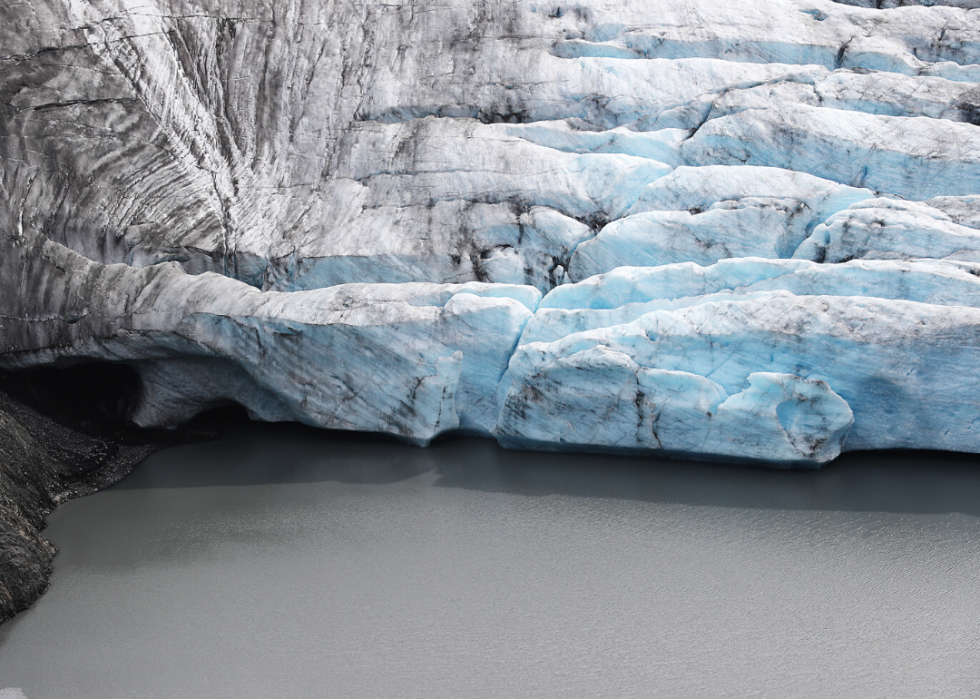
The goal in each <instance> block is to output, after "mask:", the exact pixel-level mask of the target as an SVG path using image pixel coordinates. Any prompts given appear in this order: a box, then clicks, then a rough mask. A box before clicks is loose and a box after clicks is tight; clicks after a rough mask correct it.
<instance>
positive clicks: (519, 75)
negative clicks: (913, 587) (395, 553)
mask: <svg viewBox="0 0 980 699" xmlns="http://www.w3.org/2000/svg"><path fill="white" fill-rule="evenodd" d="M872 4H874V3H872ZM866 5H867V3H858V2H854V3H851V2H848V3H840V2H830V1H829V0H817V1H816V2H803V1H802V0H766V1H764V2H749V3H731V2H727V1H722V0H704V1H703V2H697V3H690V2H678V1H676V0H653V1H644V2H639V1H637V2H611V1H609V2H606V1H605V0H587V1H586V2H581V3H577V4H573V5H565V4H561V3H551V4H541V3H538V2H534V1H529V2H506V1H497V0H494V1H491V2H449V3H445V2H444V3H429V2H406V3H402V4H398V3H345V2H332V1H329V0H294V1H291V2H286V3H281V2H271V1H268V2H266V1H263V2H250V3H236V2H231V1H230V0H212V1H210V2H207V3H202V2H199V1H195V0H152V1H151V2H140V3H136V2H134V1H133V0H100V1H99V2H92V3H75V2H69V1H68V0H17V1H16V2H13V3H7V4H5V5H4V6H3V7H0V137H2V138H0V197H2V200H0V319H2V320H0V367H6V368H19V367H26V366H36V365H40V364H48V363H55V362H64V361H81V360H89V359H98V360H108V361H113V362H124V363H127V364H130V365H132V366H134V367H135V368H136V369H137V370H138V371H139V373H140V376H141V377H142V392H141V395H140V396H139V400H138V402H137V405H136V406H135V408H134V411H133V413H132V415H131V419H132V420H133V421H134V422H135V423H137V424H139V425H144V426H161V425H163V426H169V425H175V424H179V423H181V422H183V421H186V420H187V419H189V418H190V417H191V416H193V415H194V414H196V413H198V412H200V411H202V410H205V409H207V408H208V407H211V406H213V405H218V404H221V403H225V402H236V403H239V404H241V405H243V406H245V407H246V408H247V410H248V411H249V412H250V414H252V415H253V417H255V418H256V419H262V420H299V421H303V422H306V423H308V424H311V425H317V426H321V427H326V428H334V429H352V430H371V431H378V432H384V433H389V434H394V435H397V436H400V437H402V438H404V439H407V440H410V441H413V442H416V443H421V444H424V443H427V442H428V441H429V440H431V439H432V438H433V437H435V436H436V435H438V434H440V433H443V432H446V431H452V430H459V429H461V430H466V431H470V432H475V433H479V434H484V435H487V436H495V437H496V438H498V439H499V440H500V441H501V442H502V443H504V444H506V445H509V446H520V447H534V448H547V449H595V450H610V451H620V452H631V453H632V452H636V453H651V454H670V455H681V456H689V457H695V458H721V459H733V460H753V461H763V462H769V463H773V464H780V465H811V466H812V465H819V464H821V463H824V462H826V461H828V460H830V459H833V458H834V457H835V456H836V455H837V454H839V453H840V451H841V450H842V449H845V450H846V449H869V448H870V449H873V448H895V447H902V448H929V449H950V450H959V451H973V452H977V451H980V398H978V397H977V396H980V390H978V389H980V386H978V383H980V378H977V377H978V376H980V374H978V372H976V370H975V367H976V366H978V359H980V357H978V356H977V355H978V354H980V305H978V301H980V276H978V275H980V14H978V13H980V8H978V7H977V6H975V4H974V3H972V2H968V1H961V2H947V3H939V2H932V3H925V2H923V3H904V2H903V3H891V4H881V3H879V4H878V5H880V7H879V6H877V5H876V6H875V7H868V6H866Z"/></svg>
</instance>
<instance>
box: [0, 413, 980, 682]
mask: <svg viewBox="0 0 980 699" xmlns="http://www.w3.org/2000/svg"><path fill="white" fill-rule="evenodd" d="M236 429H237V431H233V432H231V433H229V434H228V435H227V436H226V437H225V438H223V439H222V440H220V441H215V442H210V443H203V444H193V445H187V446H181V447H176V448H171V449H168V450H166V451H163V452H159V453H157V454H155V455H153V456H152V457H150V458H149V459H148V460H147V461H146V462H144V463H143V464H142V465H140V466H139V467H137V469H136V471H135V472H134V473H133V475H131V476H130V477H129V478H127V479H126V480H124V481H123V482H121V483H120V484H118V485H117V486H116V487H113V488H111V489H109V490H107V491H104V492H102V493H99V494H97V495H94V496H91V497H87V498H83V499H81V500H76V501H73V502H71V503H69V504H67V505H66V506H64V507H62V508H61V509H59V510H58V511H57V512H55V513H54V515H53V516H52V517H51V518H50V526H49V528H48V529H47V536H48V537H49V538H50V539H51V540H52V541H54V542H55V543H56V544H57V545H58V546H59V547H60V549H61V553H60V554H59V555H58V557H57V559H56V563H55V572H54V577H53V579H52V581H51V588H50V590H49V591H48V593H47V594H46V595H45V596H44V597H43V598H42V599H41V600H40V601H39V602H38V603H37V604H36V605H35V606H34V607H33V608H32V609H31V610H29V611H27V612H26V613H23V614H21V615H19V616H18V617H16V619H15V620H13V621H12V622H9V623H7V624H4V625H2V626H0V696H2V697H20V696H26V697H27V699H89V698H91V699H123V698H125V699H155V698H160V699H185V698H186V699H218V698H221V699H225V698H227V699H251V698H255V699H279V698H283V699H286V698H292V697H297V698H306V697H311V698H314V697H342V698H345V699H346V698H353V697H371V698H388V697H392V698H394V697H413V698H415V697H418V698H425V699H429V698H432V699H441V698H447V699H449V698H452V699H459V698H465V697H515V698H518V697H556V698H557V697H562V698H566V697H610V698H614V697H615V698H620V697H684V698H688V697H690V698H697V699H705V698H709V697H740V698H741V697H778V698H782V699H784V698H786V697H831V696H834V697H848V698H849V699H859V698H862V697H887V698H889V699H895V698H897V697H910V698H911V697H914V698H916V699H921V698H923V697H942V698H943V699H951V698H953V697H971V698H975V697H978V696H980V460H978V459H976V458H973V457H965V456H955V455H941V454H932V453H923V454H914V453H898V454H894V453H892V454H889V453H885V454H870V455H869V454H855V455H848V456H846V457H844V458H842V459H841V460H839V461H838V462H837V463H835V464H833V465H831V466H829V467H827V468H825V469H824V470H822V471H818V472H779V471H771V470H766V469H761V468H749V467H740V466H726V465H717V464H703V463H694V462H679V461H658V460H653V459H637V458H626V457H623V458H620V457H608V456H600V455H567V454H542V453H528V452H513V451H505V450H503V449H500V448H498V447H497V446H495V445H494V444H493V443H492V442H489V441H481V440H473V439H458V440H447V441H444V442H439V443H436V444H435V445H433V446H432V447H431V448H429V449H417V448H414V447H410V446H404V445H401V444H396V443H391V442H385V441H379V440H376V439H371V438H369V437H363V436H355V437H342V436H338V435H336V434H330V433H319V432H316V431H313V430H307V429H304V428H300V427H296V426H261V425H255V426H248V427H247V428H244V427H239V428H236ZM13 688H19V690H20V691H15V690H13Z"/></svg>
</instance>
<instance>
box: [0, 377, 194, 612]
mask: <svg viewBox="0 0 980 699" xmlns="http://www.w3.org/2000/svg"><path fill="white" fill-rule="evenodd" d="M133 381H135V378H134V377H132V376H131V375H130V374H129V373H128V372H127V371H126V369H125V368H123V367H113V366H106V365H84V366H79V367H74V368H70V369H64V370H59V369H55V370H44V371H29V372H19V373H13V372H0V622H3V621H6V620H8V619H10V618H11V617H13V616H14V615H15V614H17V613H18V612H20V611H23V610H25V609H27V608H28V607H30V606H31V604H33V603H34V601H35V600H36V599H37V598H38V597H39V596H40V595H41V594H43V593H44V591H45V590H46V589H47V586H48V580H49V578H50V576H51V566H52V561H53V559H54V556H55V554H56V553H57V549H56V548H55V546H54V545H52V544H51V542H49V541H48V540H47V539H45V538H44V536H43V534H42V531H43V529H44V526H45V517H46V516H47V515H48V514H50V513H51V511H52V510H54V508H55V507H57V506H58V505H60V504H62V503H64V502H67V501H68V500H71V499H73V498H76V497H81V496H83V495H89V494H91V493H94V492H96V491H99V490H102V489H103V488H107V487H108V486H110V485H112V484H113V483H116V482H117V481H119V480H120V479H122V478H123V477H124V476H126V475H127V474H129V473H130V471H132V469H133V467H134V466H136V464H138V463H139V462H140V461H142V460H143V459H145V458H146V457H147V456H148V455H149V454H150V453H152V452H153V451H155V450H156V449H159V448H161V447H164V446H168V445H170V444H175V443H178V442H182V441H188V440H191V439H202V438H206V437H207V436H209V435H210V434H211V433H209V432H207V431H206V430H199V429H198V430H195V429H193V428H191V429H182V430H175V431H172V432H163V431H158V430H157V431H154V430H139V429H135V428H130V427H127V426H126V425H125V424H124V421H123V420H124V417H125V410H126V408H127V400H128V396H129V395H130V393H129V392H130V391H131V390H132V389H133V387H134V386H133V384H132V382H133Z"/></svg>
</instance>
